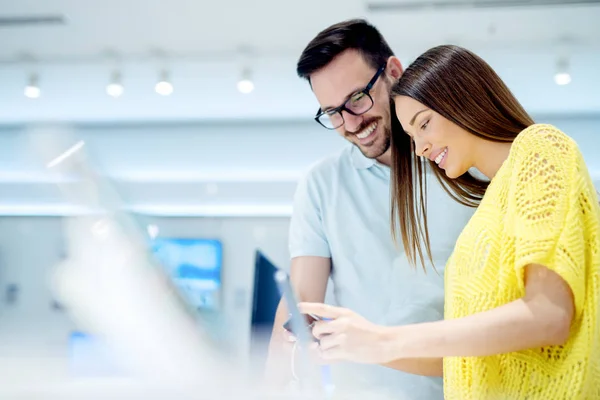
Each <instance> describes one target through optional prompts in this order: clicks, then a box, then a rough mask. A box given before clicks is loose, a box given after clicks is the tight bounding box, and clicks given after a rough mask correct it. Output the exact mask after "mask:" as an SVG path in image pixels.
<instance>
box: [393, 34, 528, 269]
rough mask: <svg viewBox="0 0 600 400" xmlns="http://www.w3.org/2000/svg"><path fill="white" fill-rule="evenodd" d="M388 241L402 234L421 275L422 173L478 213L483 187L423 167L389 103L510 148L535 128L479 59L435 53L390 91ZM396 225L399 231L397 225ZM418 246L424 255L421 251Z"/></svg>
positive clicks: (454, 49) (425, 238) (456, 52)
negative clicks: (400, 102) (400, 100)
mask: <svg viewBox="0 0 600 400" xmlns="http://www.w3.org/2000/svg"><path fill="white" fill-rule="evenodd" d="M391 96H392V104H391V109H392V121H393V126H392V141H391V142H392V146H391V148H392V235H393V237H394V239H395V240H396V238H397V232H398V229H399V230H400V232H401V233H402V243H403V245H404V250H405V252H406V255H407V257H408V260H409V261H410V262H411V264H412V265H413V266H414V265H416V263H417V258H418V259H419V260H420V262H421V265H422V266H423V268H424V269H425V254H424V253H426V255H427V256H428V257H429V259H430V260H431V261H433V259H432V255H431V245H430V241H429V230H428V227H427V191H426V180H427V170H432V171H433V173H434V175H435V177H436V178H437V180H438V181H439V182H440V184H441V185H442V187H443V188H444V190H445V191H446V192H447V193H448V194H449V195H450V196H451V197H452V198H453V199H454V200H456V201H458V202H459V203H461V204H463V205H465V206H469V207H477V206H478V205H479V203H480V202H481V199H482V198H483V195H484V194H485V191H486V189H487V186H488V181H486V180H481V179H479V178H477V177H475V176H473V175H471V174H470V173H469V172H467V173H465V174H464V175H462V176H460V177H458V178H457V179H450V178H448V177H447V176H446V174H445V173H444V171H442V170H441V169H440V168H439V167H438V166H437V165H436V164H435V163H433V162H431V161H428V163H429V166H427V164H425V163H424V162H423V161H422V160H421V159H420V158H419V157H417V156H416V155H415V153H414V144H413V142H412V140H411V138H410V137H409V136H408V135H407V134H406V133H405V132H404V130H403V129H402V127H401V126H400V123H399V122H398V120H397V116H396V112H395V107H394V103H393V99H394V98H395V97H397V96H407V97H410V98H412V99H414V100H416V101H418V102H420V103H422V104H423V105H425V106H426V107H428V108H430V109H431V110H433V111H435V112H437V113H438V114H440V115H441V116H442V117H444V118H446V119H448V120H450V121H451V122H453V123H454V124H456V125H458V126H459V127H461V128H462V129H464V130H466V131H468V132H470V133H472V134H473V135H475V136H479V137H481V138H484V139H487V140H490V141H495V142H512V141H513V140H514V139H515V138H516V137H517V135H518V134H519V133H520V132H521V131H522V130H524V129H525V128H527V127H528V126H531V125H533V124H534V121H533V119H532V118H531V117H530V116H529V115H528V114H527V112H526V111H525V109H524V108H523V107H522V106H521V104H520V103H519V102H518V100H517V99H516V98H515V96H514V95H513V94H512V93H511V91H510V90H509V89H508V87H507V86H506V85H505V84H504V82H503V81H502V79H500V77H499V76H498V75H497V74H496V72H495V71H494V70H493V69H492V68H491V67H490V66H489V65H488V64H487V63H486V62H485V61H484V60H482V59H481V58H480V57H478V56H477V55H475V54H473V53H472V52H470V51H468V50H466V49H464V48H461V47H458V46H450V45H447V46H438V47H434V48H432V49H430V50H428V51H427V52H425V53H424V54H422V55H421V56H420V57H419V58H417V59H416V60H415V61H414V62H413V63H412V64H411V65H410V66H409V67H408V68H407V69H406V71H405V72H404V73H403V74H402V77H401V78H400V79H399V80H398V82H397V83H396V84H395V85H394V86H393V87H392V90H391ZM397 224H399V226H398V225H397ZM423 246H424V247H425V249H423Z"/></svg>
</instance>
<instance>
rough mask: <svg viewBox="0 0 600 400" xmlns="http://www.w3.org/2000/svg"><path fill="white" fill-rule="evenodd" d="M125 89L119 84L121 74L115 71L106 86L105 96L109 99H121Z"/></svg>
mask: <svg viewBox="0 0 600 400" xmlns="http://www.w3.org/2000/svg"><path fill="white" fill-rule="evenodd" d="M124 91H125V88H124V87H123V84H122V83H121V74H120V73H119V72H118V71H115V72H113V73H112V74H111V78H110V83H109V84H108V85H106V94H107V95H109V96H110V97H114V98H115V99H116V98H117V97H121V95H123V92H124Z"/></svg>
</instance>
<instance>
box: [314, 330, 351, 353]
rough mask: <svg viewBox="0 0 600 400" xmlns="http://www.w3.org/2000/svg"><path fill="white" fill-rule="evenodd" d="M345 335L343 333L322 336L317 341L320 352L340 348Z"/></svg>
mask: <svg viewBox="0 0 600 400" xmlns="http://www.w3.org/2000/svg"><path fill="white" fill-rule="evenodd" d="M345 337H346V335H344V334H343V333H342V334H340V335H327V336H323V337H322V338H321V340H319V348H320V349H321V351H327V350H330V349H332V348H334V347H338V346H342V345H343V344H344V340H345Z"/></svg>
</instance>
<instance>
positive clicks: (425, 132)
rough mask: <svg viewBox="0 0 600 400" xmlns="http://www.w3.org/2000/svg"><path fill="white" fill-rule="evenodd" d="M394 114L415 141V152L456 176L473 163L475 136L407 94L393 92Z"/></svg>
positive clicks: (450, 175) (451, 176)
mask: <svg viewBox="0 0 600 400" xmlns="http://www.w3.org/2000/svg"><path fill="white" fill-rule="evenodd" d="M394 101H395V103H396V115H397V116H398V119H399V120H400V124H402V128H404V131H405V132H406V133H407V134H408V135H409V136H410V137H411V138H412V140H413V141H414V143H415V153H416V154H417V155H418V156H422V157H427V158H429V159H430V160H431V161H433V162H435V163H436V164H437V165H438V166H439V167H440V168H442V169H443V170H444V171H445V172H446V176H448V177H449V178H451V179H456V178H458V177H460V176H461V175H463V174H464V173H466V172H467V171H468V170H469V168H471V167H473V165H474V155H475V144H476V140H477V137H476V136H475V135H472V134H471V133H469V132H467V131H466V130H464V129H462V128H460V127H459V126H458V125H456V124H454V123H452V122H450V121H449V120H447V119H446V118H444V117H442V116H441V115H440V114H438V113H436V112H435V111H433V110H431V109H429V108H428V107H426V106H424V105H423V104H421V103H419V102H418V101H416V100H414V99H412V98H410V97H407V96H396V97H395V98H394Z"/></svg>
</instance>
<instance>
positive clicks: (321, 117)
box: [315, 64, 386, 129]
mask: <svg viewBox="0 0 600 400" xmlns="http://www.w3.org/2000/svg"><path fill="white" fill-rule="evenodd" d="M385 67H386V64H384V65H382V66H381V67H380V68H379V69H378V70H377V72H376V73H375V75H374V76H373V78H371V80H370V81H369V83H368V84H367V86H365V88H364V89H362V90H360V91H358V92H356V93H353V94H352V95H350V96H349V97H348V100H346V102H345V103H344V104H342V105H341V106H339V107H336V108H331V109H329V110H325V111H322V110H321V109H319V111H317V115H316V116H315V120H316V121H317V122H318V123H319V124H321V125H322V126H323V127H325V128H327V129H337V128H339V127H340V126H342V125H344V116H343V115H342V111H346V112H348V113H349V114H352V115H361V114H364V113H366V112H367V111H369V110H370V109H371V108H372V107H373V98H372V97H371V94H370V93H369V92H370V91H371V89H372V88H373V85H375V82H377V79H378V78H379V76H380V75H381V74H382V73H383V71H385Z"/></svg>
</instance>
